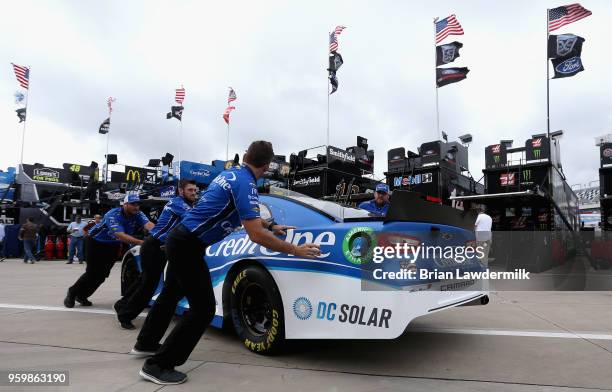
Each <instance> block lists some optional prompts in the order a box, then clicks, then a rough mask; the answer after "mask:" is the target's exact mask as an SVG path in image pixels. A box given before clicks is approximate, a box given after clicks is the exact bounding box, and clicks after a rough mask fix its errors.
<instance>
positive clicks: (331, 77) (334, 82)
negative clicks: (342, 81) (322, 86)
mask: <svg viewBox="0 0 612 392" xmlns="http://www.w3.org/2000/svg"><path fill="white" fill-rule="evenodd" d="M329 83H330V84H331V86H332V90H331V92H330V93H329V95H332V94H333V93H335V92H336V90H338V78H337V77H336V72H335V71H329Z"/></svg>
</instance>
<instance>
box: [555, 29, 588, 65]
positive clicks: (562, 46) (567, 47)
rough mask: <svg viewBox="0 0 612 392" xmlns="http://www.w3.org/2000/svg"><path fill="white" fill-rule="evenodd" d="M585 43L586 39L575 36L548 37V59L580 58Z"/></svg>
mask: <svg viewBox="0 0 612 392" xmlns="http://www.w3.org/2000/svg"><path fill="white" fill-rule="evenodd" d="M583 42H584V38H582V37H579V36H577V35H574V34H561V35H550V36H548V58H550V59H556V58H559V57H565V56H568V55H577V56H580V54H581V53H582V43H583Z"/></svg>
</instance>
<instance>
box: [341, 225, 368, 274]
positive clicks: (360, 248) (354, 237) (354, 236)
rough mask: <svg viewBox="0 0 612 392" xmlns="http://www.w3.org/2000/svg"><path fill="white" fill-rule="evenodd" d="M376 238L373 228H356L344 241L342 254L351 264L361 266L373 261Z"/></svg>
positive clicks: (347, 234) (350, 231)
mask: <svg viewBox="0 0 612 392" xmlns="http://www.w3.org/2000/svg"><path fill="white" fill-rule="evenodd" d="M375 246H376V236H375V235H374V230H373V229H372V228H371V227H355V228H353V229H351V230H349V231H348V232H347V233H346V235H345V236H344V240H342V253H343V254H344V257H345V258H346V259H347V260H348V261H349V262H351V263H353V264H357V265H361V264H365V263H367V262H368V261H370V260H372V253H373V252H374V247H375Z"/></svg>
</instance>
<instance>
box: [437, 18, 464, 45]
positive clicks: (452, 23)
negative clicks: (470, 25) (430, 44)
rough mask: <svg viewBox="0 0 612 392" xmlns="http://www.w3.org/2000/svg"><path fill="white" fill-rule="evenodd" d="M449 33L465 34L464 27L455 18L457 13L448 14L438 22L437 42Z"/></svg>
mask: <svg viewBox="0 0 612 392" xmlns="http://www.w3.org/2000/svg"><path fill="white" fill-rule="evenodd" d="M449 35H463V29H462V28H461V25H460V24H459V22H458V21H457V18H455V15H451V16H448V17H446V18H444V19H442V20H440V21H438V22H436V43H438V42H440V41H442V40H443V39H444V38H446V37H448V36H449Z"/></svg>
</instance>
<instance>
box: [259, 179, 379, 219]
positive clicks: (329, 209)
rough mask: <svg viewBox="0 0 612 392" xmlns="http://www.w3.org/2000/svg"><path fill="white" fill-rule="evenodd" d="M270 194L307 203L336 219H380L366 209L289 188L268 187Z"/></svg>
mask: <svg viewBox="0 0 612 392" xmlns="http://www.w3.org/2000/svg"><path fill="white" fill-rule="evenodd" d="M270 195H276V196H282V197H286V198H289V199H292V200H295V201H297V202H299V203H302V204H305V205H308V206H310V207H312V208H313V209H315V210H317V211H320V212H321V213H323V214H325V215H327V216H330V217H331V218H333V219H334V220H336V221H345V220H381V219H382V218H380V217H375V216H373V215H372V214H370V213H369V212H368V211H366V210H362V209H359V208H352V207H343V206H341V205H340V204H337V203H334V202H331V201H325V200H319V199H315V198H313V197H310V196H306V195H303V194H301V193H298V192H295V191H292V190H289V189H283V188H277V187H270Z"/></svg>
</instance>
